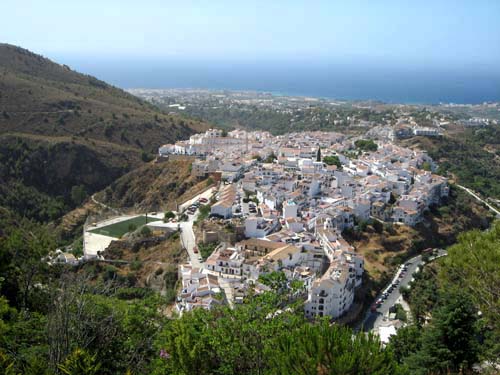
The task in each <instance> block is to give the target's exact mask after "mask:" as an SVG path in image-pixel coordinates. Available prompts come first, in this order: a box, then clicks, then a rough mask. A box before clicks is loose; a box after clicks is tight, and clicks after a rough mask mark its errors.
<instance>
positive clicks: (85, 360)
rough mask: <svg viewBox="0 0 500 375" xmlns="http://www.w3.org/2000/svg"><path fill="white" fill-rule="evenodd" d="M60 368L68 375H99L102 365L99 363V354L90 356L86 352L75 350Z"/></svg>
mask: <svg viewBox="0 0 500 375" xmlns="http://www.w3.org/2000/svg"><path fill="white" fill-rule="evenodd" d="M58 367H59V369H60V370H61V371H62V372H63V374H67V375H97V374H98V373H99V369H100V368H101V364H100V363H97V354H94V355H90V354H88V353H87V352H86V351H85V350H82V349H75V351H74V352H73V353H71V354H70V355H69V356H68V358H66V360H65V361H64V363H63V364H61V365H59V366H58Z"/></svg>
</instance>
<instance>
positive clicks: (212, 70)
mask: <svg viewBox="0 0 500 375" xmlns="http://www.w3.org/2000/svg"><path fill="white" fill-rule="evenodd" d="M58 61H61V62H63V63H66V64H68V65H70V67H71V68H73V69H75V70H77V71H80V72H83V73H86V74H91V75H94V76H96V77H97V78H99V79H102V80H104V81H107V82H109V83H111V84H113V85H116V86H118V87H121V88H203V89H228V90H255V91H266V92H279V93H282V94H286V95H297V96H313V97H324V98H332V99H345V100H367V99H373V100H380V101H384V102H387V103H414V104H416V103H419V104H436V103H440V102H442V103H470V104H477V103H482V102H486V101H500V68H499V67H495V66H480V65H478V66H471V65H469V66H463V67H462V66H460V65H455V66H454V67H448V66H446V65H442V66H439V67H435V66H429V67H427V66H425V64H420V65H419V66H415V67H411V66H408V65H396V64H393V65H388V64H382V63H376V64H373V63H369V62H366V63H364V62H362V61H356V62H355V63H352V64H349V63H336V62H322V63H318V62H306V61H303V62H293V63H287V62H268V63H266V62H252V61H238V62H228V61H220V62H218V61H202V60H197V61H194V60H191V61H179V60H165V61H162V60H146V59H144V60H141V59H135V60H127V59H123V60H116V61H111V60H105V59H99V58H97V59H90V60H83V59H64V58H60V59H58Z"/></svg>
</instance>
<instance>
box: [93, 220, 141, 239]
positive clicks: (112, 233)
mask: <svg viewBox="0 0 500 375" xmlns="http://www.w3.org/2000/svg"><path fill="white" fill-rule="evenodd" d="M150 221H151V219H149V220H148V221H147V218H146V216H137V217H134V218H132V219H128V220H124V221H120V222H119V223H114V224H110V225H107V226H105V227H101V228H97V229H93V230H91V231H90V232H92V233H96V234H102V235H104V236H109V237H115V238H121V237H122V236H123V235H124V234H126V233H128V232H133V231H134V230H136V229H137V228H139V227H141V226H143V225H145V224H146V223H147V222H150Z"/></svg>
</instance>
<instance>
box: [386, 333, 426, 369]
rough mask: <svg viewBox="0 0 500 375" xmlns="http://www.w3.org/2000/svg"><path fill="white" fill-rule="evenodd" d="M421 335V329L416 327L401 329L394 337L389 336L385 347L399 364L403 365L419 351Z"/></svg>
mask: <svg viewBox="0 0 500 375" xmlns="http://www.w3.org/2000/svg"><path fill="white" fill-rule="evenodd" d="M421 335H422V334H421V329H420V328H419V327H417V326H416V325H410V326H406V327H401V328H400V329H398V331H397V334H396V335H394V336H391V338H390V341H389V344H388V346H387V347H388V348H389V349H390V350H392V352H393V353H394V356H395V358H396V359H397V361H398V362H399V363H404V361H405V359H406V358H407V357H409V356H410V355H411V354H414V353H416V352H417V351H419V350H420V347H421Z"/></svg>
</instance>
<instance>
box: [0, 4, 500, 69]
mask: <svg viewBox="0 0 500 375" xmlns="http://www.w3.org/2000/svg"><path fill="white" fill-rule="evenodd" d="M0 15H2V16H1V22H0V40H1V41H3V42H7V43H11V44H16V45H20V46H23V47H25V48H28V49H30V50H33V51H35V52H38V53H41V54H43V55H45V56H48V57H52V58H57V57H59V58H61V57H63V58H78V57H86V58H103V59H106V58H117V57H118V58H126V59H150V58H158V59H166V58H168V59H179V60H196V59H210V60H219V59H223V60H245V61H262V60H288V61H293V60H297V61H301V60H311V59H316V60H324V61H334V60H335V61H343V62H348V61H354V60H356V61H362V60H363V59H366V60H367V61H368V60H369V61H372V62H374V61H375V62H376V61H380V62H382V63H385V62H395V63H398V64H400V63H404V64H417V65H422V64H425V65H428V64H435V65H438V66H446V65H447V64H450V65H454V66H457V67H460V65H469V64H473V65H476V64H479V65H484V66H490V67H491V66H493V67H494V66H496V65H498V66H500V1H498V0H449V1H448V0H432V1H428V0H411V1H405V0H395V1H389V0H365V1H361V0H357V1H356V0H344V1H338V0H328V1H314V0H310V1H294V0H288V1H283V0H277V1H273V0H267V1H250V0H248V1H238V0H230V1H218V0H209V1H208V0H207V1H189V0H176V1H170V0H162V1H160V0H134V1H132V0H119V1H118V0H85V1H83V0H1V1H0Z"/></svg>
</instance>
